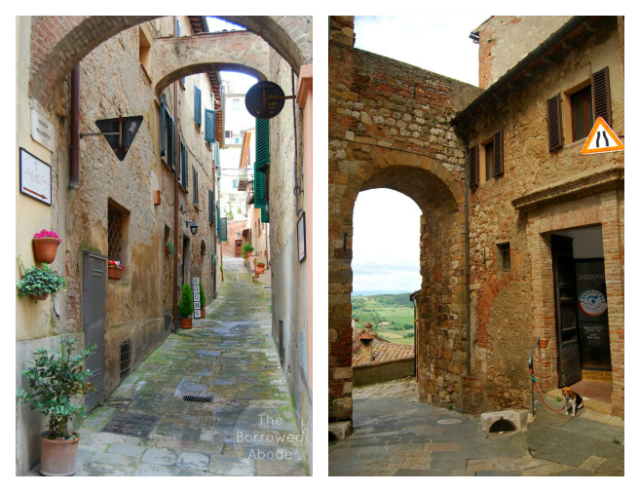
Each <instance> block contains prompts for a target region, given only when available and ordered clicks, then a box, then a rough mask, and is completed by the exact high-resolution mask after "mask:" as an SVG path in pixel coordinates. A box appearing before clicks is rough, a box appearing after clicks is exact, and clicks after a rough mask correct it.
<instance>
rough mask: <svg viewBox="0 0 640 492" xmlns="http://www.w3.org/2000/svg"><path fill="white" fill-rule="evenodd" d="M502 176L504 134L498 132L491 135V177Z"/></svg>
mask: <svg viewBox="0 0 640 492" xmlns="http://www.w3.org/2000/svg"><path fill="white" fill-rule="evenodd" d="M503 174H504V132H503V131H502V130H498V131H497V132H496V133H494V135H493V175H494V176H502V175H503Z"/></svg>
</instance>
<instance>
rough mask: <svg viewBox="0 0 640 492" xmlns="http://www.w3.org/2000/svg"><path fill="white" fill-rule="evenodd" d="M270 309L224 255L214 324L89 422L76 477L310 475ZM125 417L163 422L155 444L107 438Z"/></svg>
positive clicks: (174, 337)
mask: <svg viewBox="0 0 640 492" xmlns="http://www.w3.org/2000/svg"><path fill="white" fill-rule="evenodd" d="M270 304H271V291H270V290H269V289H268V288H266V289H265V286H264V285H263V284H258V283H253V282H252V281H251V275H250V274H249V273H247V271H246V270H245V269H244V267H243V266H242V261H238V260H236V259H232V258H225V259H224V282H223V283H222V286H221V290H220V293H219V296H218V299H217V300H214V301H213V302H211V303H210V304H209V306H208V307H207V318H206V319H205V320H199V321H196V320H194V323H193V324H194V327H193V329H191V330H180V332H179V333H176V334H171V335H170V336H169V338H167V340H166V341H165V342H164V343H163V344H162V346H161V347H159V348H158V349H157V350H156V351H155V352H154V353H153V354H152V355H151V357H149V358H148V359H147V360H146V361H145V362H144V363H143V364H142V365H141V366H140V367H139V368H138V370H136V371H135V372H134V373H133V374H131V375H130V376H129V377H128V378H127V379H126V380H125V381H124V382H123V383H122V384H121V385H120V387H119V388H118V389H117V390H116V391H114V392H113V394H112V395H111V396H110V398H109V399H108V400H107V401H106V402H105V403H104V404H103V405H102V406H100V407H98V408H97V409H95V410H94V411H93V412H92V413H91V414H90V416H89V417H88V418H87V419H86V420H85V421H84V422H83V424H82V426H81V428H80V434H81V440H80V447H79V456H78V471H77V475H94V476H95V475H142V476H150V475H155V476H163V475H174V476H181V475H307V474H308V467H307V464H306V463H305V462H304V459H303V455H302V449H303V446H302V443H300V442H297V441H296V439H301V437H300V436H299V435H298V430H297V426H296V421H295V415H294V410H293V407H292V404H291V400H290V397H289V393H288V390H287V385H286V382H285V378H284V374H283V372H282V369H281V367H280V363H279V360H278V356H277V352H276V349H275V346H274V343H273V339H272V337H271V314H270ZM183 396H211V397H212V401H211V402H204V403H200V402H187V401H183V398H182V397H183ZM119 412H120V414H121V417H122V416H123V415H122V412H126V413H132V414H137V415H141V414H142V415H148V416H153V417H158V418H159V419H158V420H157V423H156V424H155V425H153V427H152V429H151V431H150V433H149V435H148V437H147V436H144V435H143V436H142V437H139V436H134V435H123V434H115V433H111V432H102V431H101V429H102V428H103V427H104V426H105V425H106V424H107V423H108V422H109V421H110V420H111V419H112V418H113V417H114V416H115V415H116V414H118V413H119ZM124 416H125V417H126V415H124ZM151 420H153V419H151ZM136 429H137V428H136V427H135V426H134V428H133V430H134V431H135V430H136ZM138 430H140V429H138ZM239 436H240V437H239Z"/></svg>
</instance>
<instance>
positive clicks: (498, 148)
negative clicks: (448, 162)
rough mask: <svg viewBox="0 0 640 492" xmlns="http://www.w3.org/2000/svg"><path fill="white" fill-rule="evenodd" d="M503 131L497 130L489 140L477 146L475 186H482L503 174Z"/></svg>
mask: <svg viewBox="0 0 640 492" xmlns="http://www.w3.org/2000/svg"><path fill="white" fill-rule="evenodd" d="M503 140H504V139H503V131H502V130H498V131H497V132H495V133H494V134H493V135H492V136H491V138H488V139H487V140H485V141H484V142H482V143H481V144H480V145H478V150H477V151H476V153H477V158H476V159H477V161H478V164H477V171H476V174H475V176H476V181H477V184H479V185H480V184H483V183H486V182H487V181H489V180H491V179H493V178H496V177H498V176H501V175H502V174H504V162H503V155H504V152H503Z"/></svg>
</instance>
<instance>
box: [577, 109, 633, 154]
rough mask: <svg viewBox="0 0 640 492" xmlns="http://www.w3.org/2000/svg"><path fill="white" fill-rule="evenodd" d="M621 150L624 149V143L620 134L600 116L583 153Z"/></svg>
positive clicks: (583, 148)
mask: <svg viewBox="0 0 640 492" xmlns="http://www.w3.org/2000/svg"><path fill="white" fill-rule="evenodd" d="M621 150H624V144H623V143H622V142H621V141H620V139H619V138H618V135H616V133H615V132H614V131H613V130H612V129H611V127H610V126H609V125H607V122H606V121H604V119H603V118H602V116H598V119H597V120H596V122H595V123H594V125H593V128H592V129H591V133H589V136H588V137H587V141H586V142H585V144H584V147H582V152H580V153H581V154H582V155H586V154H602V153H604V152H619V151H621Z"/></svg>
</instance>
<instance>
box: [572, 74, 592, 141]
mask: <svg viewBox="0 0 640 492" xmlns="http://www.w3.org/2000/svg"><path fill="white" fill-rule="evenodd" d="M592 126H593V107H592V105H591V86H590V85H588V86H587V87H585V88H584V89H582V90H580V91H578V92H576V93H575V94H572V95H571V130H572V132H571V133H572V135H573V141H574V142H577V141H578V140H582V139H583V138H587V136H589V132H590V131H591V127H592Z"/></svg>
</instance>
